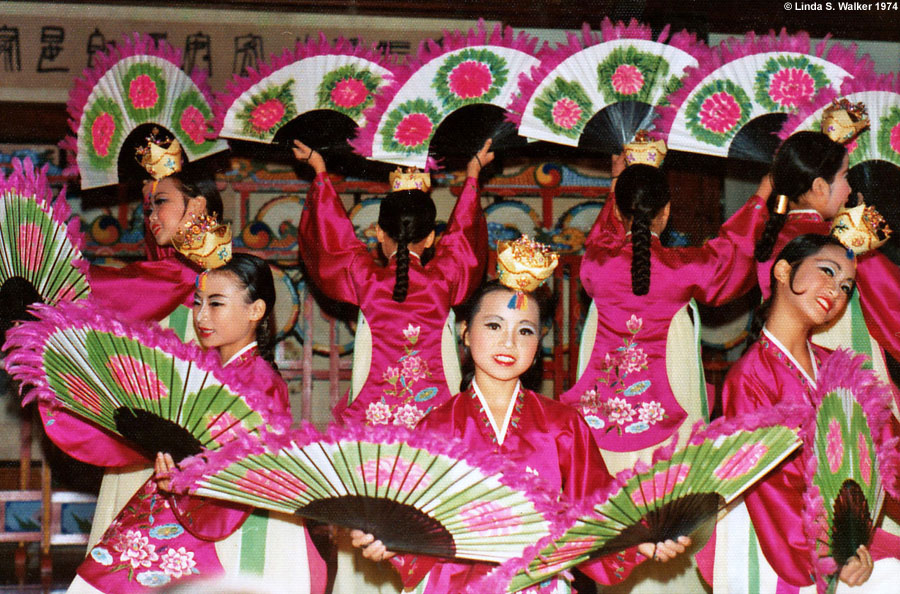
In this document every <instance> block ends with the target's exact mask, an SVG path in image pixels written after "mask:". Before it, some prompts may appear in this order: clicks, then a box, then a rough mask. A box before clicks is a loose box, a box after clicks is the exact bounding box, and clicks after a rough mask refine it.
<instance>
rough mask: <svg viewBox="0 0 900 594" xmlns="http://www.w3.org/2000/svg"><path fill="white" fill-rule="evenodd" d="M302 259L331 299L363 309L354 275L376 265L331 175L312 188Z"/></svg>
mask: <svg viewBox="0 0 900 594" xmlns="http://www.w3.org/2000/svg"><path fill="white" fill-rule="evenodd" d="M299 236H300V256H301V257H302V258H303V264H304V266H305V268H306V272H307V274H309V275H310V276H311V277H312V279H313V282H314V283H315V284H316V286H317V287H318V288H319V289H320V290H321V291H322V292H323V293H325V294H326V295H328V296H329V297H330V298H332V299H335V300H337V301H345V302H347V303H352V304H354V305H359V300H358V298H357V295H356V289H355V287H354V283H353V274H354V272H358V271H359V269H360V267H363V268H368V267H370V266H373V265H374V261H373V258H372V256H371V254H369V251H368V249H366V246H365V244H364V243H363V242H361V241H360V240H359V238H358V237H357V236H356V231H354V229H353V223H352V222H351V221H350V218H349V217H348V216H347V211H346V210H345V209H344V205H343V204H342V203H341V200H340V198H339V197H338V194H337V192H336V191H335V189H334V186H333V185H332V184H331V179H330V178H329V177H328V174H327V173H320V174H319V175H317V176H316V178H315V179H314V180H313V183H312V185H310V187H309V194H308V195H307V197H306V201H305V202H304V203H303V213H302V214H301V216H300V229H299Z"/></svg>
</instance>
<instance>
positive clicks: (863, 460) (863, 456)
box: [857, 433, 872, 484]
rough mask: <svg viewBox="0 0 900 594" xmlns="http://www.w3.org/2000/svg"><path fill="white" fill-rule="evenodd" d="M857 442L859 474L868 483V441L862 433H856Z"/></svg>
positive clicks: (870, 478)
mask: <svg viewBox="0 0 900 594" xmlns="http://www.w3.org/2000/svg"><path fill="white" fill-rule="evenodd" d="M857 442H858V444H859V446H858V449H859V474H860V476H861V477H862V480H863V481H864V482H865V483H866V484H868V483H870V482H872V458H871V457H870V456H871V453H870V452H869V442H868V441H866V438H865V436H864V435H863V434H862V433H860V434H859V435H857Z"/></svg>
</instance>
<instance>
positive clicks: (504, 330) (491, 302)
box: [464, 291, 540, 385]
mask: <svg viewBox="0 0 900 594" xmlns="http://www.w3.org/2000/svg"><path fill="white" fill-rule="evenodd" d="M514 297H515V294H514V293H513V292H512V291H494V292H492V293H488V294H487V295H485V296H484V297H483V298H482V300H481V304H480V306H479V308H478V312H477V313H476V314H475V316H474V317H473V319H472V325H471V326H469V327H466V328H465V329H464V331H465V344H466V346H467V347H469V351H470V352H471V353H472V360H473V362H474V363H475V381H476V382H478V383H479V385H483V384H484V383H485V381H484V380H486V379H493V380H498V381H508V380H514V379H518V377H519V376H521V375H522V374H523V373H525V372H526V371H528V368H529V367H531V364H532V362H533V361H534V356H535V354H536V353H537V349H538V343H539V342H540V308H539V307H538V302H537V300H536V299H535V298H534V297H528V298H527V300H528V303H527V307H526V308H525V309H515V308H512V309H511V308H510V307H509V305H510V300H511V299H514ZM479 377H483V378H484V379H483V380H482V381H479Z"/></svg>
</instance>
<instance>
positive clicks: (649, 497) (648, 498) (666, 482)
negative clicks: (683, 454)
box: [631, 464, 691, 505]
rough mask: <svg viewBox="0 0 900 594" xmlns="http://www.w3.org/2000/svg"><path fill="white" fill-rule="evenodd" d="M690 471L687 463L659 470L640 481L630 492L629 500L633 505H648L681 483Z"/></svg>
mask: <svg viewBox="0 0 900 594" xmlns="http://www.w3.org/2000/svg"><path fill="white" fill-rule="evenodd" d="M690 471H691V467H690V466H689V465H688V464H677V465H675V466H670V467H669V468H668V469H666V470H660V471H659V472H657V473H656V474H654V475H653V477H652V478H649V479H646V480H644V481H641V483H640V485H639V487H638V488H636V489H634V491H633V492H632V493H631V500H632V501H633V502H634V504H635V505H649V504H651V503H653V502H654V501H656V500H657V499H662V498H663V497H665V496H666V495H668V494H670V493H671V492H672V491H674V490H675V487H677V486H678V485H680V484H681V483H683V482H684V480H685V479H686V478H687V475H688V473H689V472H690Z"/></svg>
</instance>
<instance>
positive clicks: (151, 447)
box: [4, 302, 290, 460]
mask: <svg viewBox="0 0 900 594" xmlns="http://www.w3.org/2000/svg"><path fill="white" fill-rule="evenodd" d="M33 312H34V314H35V316H36V317H37V321H32V322H24V323H22V324H20V325H19V326H17V327H15V328H12V329H11V330H10V331H9V332H8V338H7V341H6V344H5V345H4V346H5V348H7V349H12V350H10V352H9V354H8V355H7V359H6V366H7V371H8V372H9V373H10V374H11V375H12V376H13V377H14V378H16V379H17V380H19V381H21V382H22V384H23V385H25V384H28V385H32V386H34V387H35V390H34V391H32V392H30V393H28V394H27V395H26V398H25V400H26V402H27V401H28V400H29V399H30V398H34V394H35V393H37V397H38V398H40V399H42V400H44V401H46V402H49V403H50V404H51V405H52V406H58V407H63V408H66V409H68V410H70V411H71V412H73V413H75V414H77V415H79V416H81V417H83V418H85V419H87V420H88V421H91V422H93V423H94V424H96V425H98V426H100V427H102V428H103V429H106V430H108V431H110V432H113V433H115V434H118V435H121V436H122V437H124V438H125V439H127V440H129V441H131V442H132V443H134V444H135V445H136V446H137V447H138V448H140V449H141V450H142V451H143V452H144V453H146V454H149V455H150V457H153V456H155V455H156V452H158V451H164V452H170V453H171V454H172V456H173V457H174V458H176V459H178V460H180V459H182V458H184V457H186V456H189V455H192V454H196V453H198V452H200V451H202V450H203V449H215V448H218V447H219V446H221V445H222V444H224V443H227V442H228V441H230V440H231V439H234V438H235V437H236V436H237V435H239V434H241V433H246V432H248V431H252V430H255V429H256V428H258V427H263V426H266V425H269V426H271V427H272V428H273V429H275V430H284V429H285V428H286V427H287V426H289V425H290V419H289V418H285V417H284V415H275V414H272V413H270V412H269V410H270V405H269V402H268V398H267V397H266V396H265V395H264V394H262V393H260V392H259V391H258V390H255V389H254V388H252V387H251V385H250V384H249V383H248V381H249V380H250V379H251V378H248V380H242V379H241V378H239V377H238V376H237V375H236V373H235V372H234V371H232V370H227V369H222V368H221V366H220V365H219V364H218V360H217V355H216V353H215V351H208V352H204V351H201V350H200V348H199V347H197V346H196V345H193V344H184V343H182V342H181V341H180V340H179V339H178V338H177V336H175V334H174V333H173V332H171V331H166V330H162V329H160V328H159V327H158V326H157V325H155V324H139V323H131V324H125V323H123V322H120V321H116V320H112V319H110V317H109V314H108V312H106V311H105V310H103V309H102V308H100V307H99V306H97V305H96V304H94V303H91V302H82V303H65V302H64V303H60V304H58V305H57V306H56V307H49V306H45V305H38V306H35V307H34V309H33Z"/></svg>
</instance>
